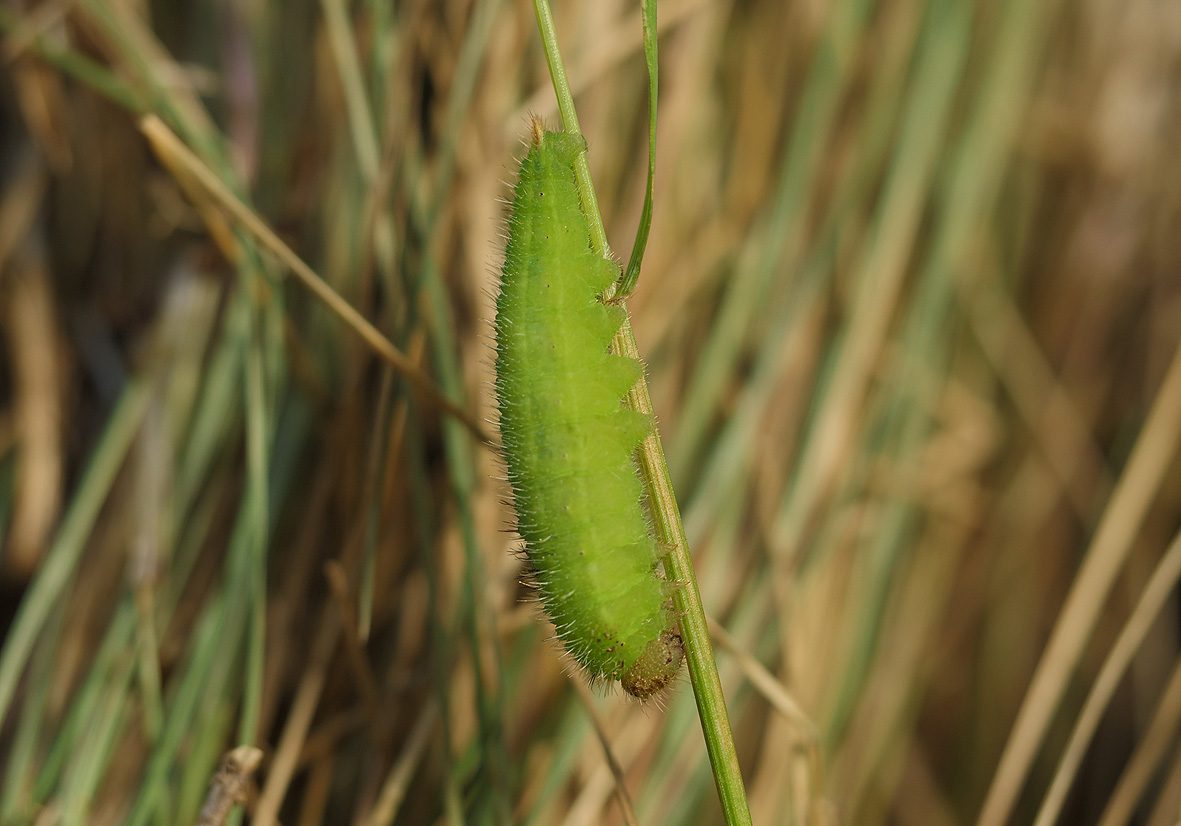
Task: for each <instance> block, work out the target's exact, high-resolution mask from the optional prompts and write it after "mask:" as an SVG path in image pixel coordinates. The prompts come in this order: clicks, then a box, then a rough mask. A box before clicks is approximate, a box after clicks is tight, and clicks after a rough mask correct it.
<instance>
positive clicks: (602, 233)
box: [533, 0, 751, 825]
mask: <svg viewBox="0 0 1181 826" xmlns="http://www.w3.org/2000/svg"><path fill="white" fill-rule="evenodd" d="M533 6H534V9H535V10H536V13H537V25H538V28H539V29H540V31H541V40H542V43H543V44H544V46H545V54H546V61H547V62H548V64H549V70H550V79H551V80H552V81H553V85H554V92H555V94H556V95H557V98H558V111H559V112H560V113H561V117H562V128H563V129H564V130H565V131H567V132H571V133H574V134H578V135H581V134H582V131H581V129H580V128H579V125H578V115H577V114H576V113H575V111H574V98H573V95H572V94H571V92H570V84H569V81H568V80H567V79H566V71H565V68H564V67H563V64H562V58H561V55H560V54H559V52H558V38H557V31H556V30H555V27H554V20H553V15H552V14H551V13H550V8H549V3H548V2H547V0H534V3H533ZM574 171H575V176H576V178H577V182H578V189H579V194H580V197H581V198H582V204H583V209H584V210H585V211H586V214H587V218H588V220H589V223H590V233H591V246H592V248H593V249H594V250H595V252H597V253H599V254H600V255H602V256H603V257H604V258H607V259H611V251H610V248H609V247H608V245H607V232H606V229H605V228H604V226H603V218H602V216H601V215H600V214H599V206H598V201H597V199H596V197H595V191H594V186H593V184H592V183H591V179H590V168H589V166H588V165H587V162H586V153H582V154H580V155H579V156H578V159H577V161H576V163H575V168H574ZM611 347H612V350H613V352H616V353H618V354H619V355H622V356H626V357H628V358H634V359H636V360H640V354H639V349H638V348H637V346H636V337H635V334H634V333H633V332H632V327H631V317H630V316H629V315H628V314H627V311H626V307H625V308H624V322H623V326H622V327H620V329H619V331H618V332H617V333H616V334H615V338H614V340H613V341H612V344H611ZM627 402H628V405H629V406H630V407H631V408H632V409H634V410H637V411H639V412H640V413H643V414H645V415H648V416H651V415H652V413H653V411H652V398H651V395H650V394H649V392H648V382H647V379H646V378H644V377H641V378H640V380H639V381H638V382H637V383H636V385H635V387H633V388H632V389H631V391H629V392H628V396H627ZM639 458H640V471H641V473H642V475H643V477H644V484H645V487H646V488H647V490H648V499H649V503H650V505H651V511H652V521H653V523H654V526H655V529H656V538H657V540H658V541H659V542H660V544H661V546H662V547H664V548H667V550H668V552H667V554H666V555H665V557H664V567H665V572H666V573H667V575H668V577H669V578H670V579H671V580H672V581H674V582H676V583H677V584H678V586H679V587H678V588H677V589H676V590H675V597H674V598H675V602H676V607H677V612H678V614H679V615H680V618H681V636H682V639H683V641H684V645H685V659H686V662H687V663H688V667H689V679H690V682H692V684H693V694H694V697H695V698H696V700H697V711H698V716H699V717H700V719H701V729H702V733H703V734H704V735H705V746H706V750H707V751H708V752H709V759H710V765H711V766H712V768H713V774H714V782H715V783H716V784H717V787H718V797H719V798H720V799H721V803H722V811H723V813H724V814H725V817H726V823H727V824H732V825H733V824H749V823H750V822H751V818H750V808H749V806H748V805H747V802H746V788H745V786H744V785H743V782H742V773H741V770H740V768H739V766H738V753H737V751H736V750H735V748H734V735H733V732H731V730H730V718H729V715H728V714H727V712H726V698H725V695H724V694H723V693H722V681H721V678H720V677H719V676H718V667H717V663H716V662H715V661H714V655H713V645H712V643H711V642H710V637H709V625H708V624H707V622H706V618H705V607H704V606H703V605H702V602H701V591H700V590H699V589H698V587H697V576H696V574H695V573H694V570H693V558H692V556H691V555H690V553H689V543H688V540H687V539H686V538H685V528H684V525H683V524H682V522H681V511H680V508H679V507H678V506H677V498H676V494H675V493H674V492H673V487H672V479H671V477H670V475H669V471H668V460H667V459H665V456H664V447H663V445H662V444H661V441H660V433H659V431H658V430H657V428H656V427H655V426H654V427H653V428H652V430H651V432H650V433H649V434H648V436H647V438H645V439H644V441H643V443H642V444H641V446H640V456H639Z"/></svg>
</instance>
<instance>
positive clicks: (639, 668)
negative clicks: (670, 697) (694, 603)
mask: <svg viewBox="0 0 1181 826" xmlns="http://www.w3.org/2000/svg"><path fill="white" fill-rule="evenodd" d="M684 657H685V647H684V644H683V643H682V642H681V635H680V632H678V631H665V632H663V633H662V634H661V635H660V636H659V637H657V638H656V639H654V640H652V642H650V643H648V645H647V646H646V647H645V648H644V652H643V653H642V654H640V657H639V659H637V660H636V661H635V663H634V664H633V665H632V667H631V668H629V669H628V670H627V672H626V673H624V675H623V676H622V677H621V678H620V683H621V684H622V685H623V690H624V691H626V692H627V693H628V694H630V695H632V696H633V697H635V698H636V699H639V700H646V699H648V698H649V697H651V696H652V695H653V694H658V693H659V692H661V691H663V690H664V688H665V686H667V685H668V684H669V683H671V682H672V681H673V680H674V679H675V678H676V676H677V674H678V673H680V670H681V660H682V659H684Z"/></svg>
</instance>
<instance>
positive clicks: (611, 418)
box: [496, 121, 684, 699]
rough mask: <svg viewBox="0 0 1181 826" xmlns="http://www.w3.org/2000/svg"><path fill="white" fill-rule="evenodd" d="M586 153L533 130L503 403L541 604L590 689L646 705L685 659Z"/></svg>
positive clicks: (508, 281) (578, 144) (502, 354)
mask: <svg viewBox="0 0 1181 826" xmlns="http://www.w3.org/2000/svg"><path fill="white" fill-rule="evenodd" d="M585 146H586V145H585V142H584V141H583V139H582V138H581V137H580V136H575V135H572V134H570V133H568V132H545V131H544V130H543V128H542V127H541V125H540V123H538V122H536V121H535V122H534V124H533V140H532V145H531V146H530V147H529V150H528V152H527V154H526V155H525V158H524V160H522V162H521V173H520V177H519V179H518V181H517V185H516V189H515V190H514V194H513V203H512V214H511V216H510V218H509V235H508V248H507V250H506V252H505V262H504V270H503V273H502V276H501V285H500V294H499V296H498V298H497V301H496V396H497V402H498V405H499V408H500V433H501V442H502V444H503V450H504V457H505V462H506V464H507V465H508V477H509V482H510V484H511V485H512V490H513V498H514V500H515V504H516V510H517V530H518V531H519V533H520V534H521V536H522V538H524V540H525V552H526V554H527V556H528V558H529V562H530V565H531V567H532V569H533V573H534V576H535V577H536V581H537V584H538V586H539V589H540V593H541V602H542V604H543V605H544V606H545V609H546V612H547V613H548V614H549V616H550V619H552V620H553V623H554V625H555V626H556V628H557V632H558V637H559V638H560V639H561V640H562V642H563V644H564V645H565V647H566V650H567V651H568V652H569V653H570V654H571V656H573V658H574V659H575V660H576V661H577V662H578V663H579V664H580V665H581V666H582V667H583V668H584V669H585V671H586V672H587V674H588V675H589V676H590V678H591V679H592V680H610V681H615V680H618V681H619V682H620V683H622V685H623V688H624V690H626V691H627V692H628V693H629V694H631V695H633V696H635V697H638V698H641V699H643V698H646V697H649V696H651V695H653V694H655V693H657V692H659V691H661V690H662V689H663V688H664V687H665V686H666V685H668V683H669V682H670V681H671V680H672V679H673V678H674V677H676V675H677V673H678V671H679V670H680V665H681V659H682V657H683V653H684V652H683V649H682V645H681V635H680V632H679V630H678V626H677V620H676V615H675V613H674V612H673V609H672V600H671V589H672V588H673V585H672V583H670V582H668V581H667V580H665V579H664V578H663V577H661V576H660V573H659V569H660V554H659V553H658V550H657V544H656V542H655V540H654V539H653V537H652V534H651V532H650V530H649V527H648V522H647V519H646V517H645V514H644V510H643V507H642V504H641V497H642V493H643V490H642V487H641V484H640V480H639V477H638V475H637V472H636V466H635V462H634V458H633V457H634V454H635V451H636V448H637V447H638V446H639V444H640V442H641V441H642V440H643V439H644V437H645V436H646V435H647V434H648V432H649V430H650V428H651V427H652V421H651V418H650V417H648V416H644V415H641V414H640V413H637V412H634V411H632V410H629V409H627V408H626V407H624V405H623V403H622V402H623V398H624V396H625V395H626V394H627V392H628V390H630V389H631V387H632V386H633V385H634V384H635V383H636V381H637V380H639V378H640V375H641V372H642V367H641V365H640V364H639V362H637V361H635V360H634V359H629V358H624V357H621V356H616V355H612V354H611V353H610V352H608V348H609V346H610V343H611V339H612V337H613V336H614V334H615V333H616V331H617V330H618V329H619V327H620V325H621V324H622V323H623V320H624V311H623V309H622V308H621V307H618V306H613V305H611V304H606V303H604V302H603V301H602V295H603V292H604V291H605V290H606V289H607V288H608V287H609V286H610V285H611V283H612V282H613V281H614V280H615V278H616V277H617V275H618V272H617V271H616V268H615V266H614V265H613V264H612V263H611V262H610V261H608V260H606V259H604V258H603V257H601V256H599V255H596V254H595V253H594V252H593V251H592V250H591V247H590V228H589V224H588V222H587V217H586V214H585V212H584V211H583V209H582V205H581V201H580V199H579V194H578V189H577V185H576V182H575V175H574V162H575V159H576V158H577V156H578V155H579V153H580V152H583V151H584V150H585Z"/></svg>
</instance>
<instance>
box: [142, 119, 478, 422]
mask: <svg viewBox="0 0 1181 826" xmlns="http://www.w3.org/2000/svg"><path fill="white" fill-rule="evenodd" d="M139 128H140V131H142V132H143V133H144V135H145V136H146V137H147V139H148V142H149V143H150V144H151V146H152V150H153V151H154V152H155V153H156V156H157V157H158V158H159V159H160V161H161V163H163V164H164V165H165V166H166V167H167V168H168V169H169V171H170V172H172V173H173V175H174V176H179V175H180V174H182V173H183V174H184V175H187V176H189V177H191V178H192V179H193V180H195V181H197V182H198V183H199V184H200V185H201V187H202V188H203V189H204V191H205V193H206V194H207V195H208V196H209V197H210V198H211V199H212V200H213V201H214V202H215V203H216V204H217V205H218V206H219V207H221V208H222V209H224V210H225V211H226V212H228V213H229V214H230V216H231V217H232V218H233V219H234V220H235V221H236V222H237V223H238V225H239V226H241V227H242V228H243V229H244V230H246V231H247V232H248V233H250V235H252V236H254V238H255V240H257V241H258V242H259V243H260V244H261V245H262V246H263V247H264V248H265V249H267V250H268V251H269V252H270V253H271V254H272V255H274V256H275V257H276V258H278V259H279V260H280V261H281V262H282V263H283V265H284V266H285V267H287V268H288V269H289V270H291V272H292V273H293V274H294V275H295V276H296V278H298V279H299V280H300V282H301V283H302V284H303V285H304V286H305V287H307V288H308V289H309V290H310V291H311V293H312V294H313V295H314V296H316V298H318V299H319V300H320V301H321V303H323V304H324V306H325V307H327V308H328V309H329V310H330V311H331V312H332V313H333V314H334V315H336V316H337V318H339V319H340V320H341V321H343V322H344V323H345V324H346V325H347V326H348V327H350V328H351V329H352V330H353V331H354V332H356V333H357V335H359V336H360V337H361V339H362V340H363V341H364V342H365V343H366V344H368V345H369V347H370V348H371V349H372V350H373V352H375V353H377V355H379V356H381V357H382V358H383V359H385V360H386V361H387V362H389V364H390V366H392V367H393V368H394V369H395V370H397V371H398V372H399V373H400V374H401V375H403V376H405V377H406V379H408V380H409V381H410V383H411V384H412V385H414V387H415V389H416V390H417V391H418V392H419V393H420V394H421V395H422V397H423V399H424V400H425V401H427V402H428V403H429V404H431V405H432V406H434V407H436V408H438V409H439V410H442V411H444V412H446V413H448V414H450V415H451V416H454V417H455V418H456V419H457V420H458V421H460V422H462V423H463V424H464V426H466V427H467V429H468V430H469V431H471V433H472V435H473V436H475V437H476V438H477V439H479V440H480V441H481V442H484V443H485V444H489V443H490V442H491V440H490V438H489V436H488V435H487V434H486V433H485V432H484V428H483V425H481V424H480V422H479V420H478V419H477V418H476V417H475V416H474V415H473V414H472V413H471V412H470V411H468V410H465V409H464V408H462V407H460V406H459V405H457V404H456V403H455V402H453V401H451V400H450V399H448V398H447V397H446V396H445V395H443V393H442V391H440V390H439V388H438V387H436V386H435V383H434V382H433V381H431V379H430V377H429V376H428V375H427V374H426V373H424V372H423V371H422V369H421V368H420V367H419V366H418V365H417V364H415V363H414V362H413V361H412V360H411V359H410V358H409V357H408V356H407V355H406V354H405V353H403V352H402V351H401V350H399V349H398V348H397V347H395V346H394V345H393V343H392V342H391V341H390V340H389V339H388V338H386V337H385V336H384V335H382V334H381V331H380V330H378V329H377V328H376V327H374V326H373V324H372V323H370V321H369V320H368V319H366V318H365V316H363V315H361V313H360V312H359V311H358V310H357V309H356V308H355V307H353V305H351V304H349V303H348V302H347V301H345V300H344V298H343V297H342V296H341V295H340V293H338V292H336V290H334V289H332V287H331V286H330V285H329V284H328V282H326V281H324V279H322V278H321V277H320V276H319V275H317V274H316V272H315V270H313V269H312V268H311V267H310V266H308V265H307V264H306V263H305V262H304V261H303V259H302V258H300V257H299V256H298V255H296V254H295V251H294V250H292V249H291V247H289V246H287V244H285V243H283V240H282V239H281V238H279V236H278V235H276V234H275V232H274V230H272V229H271V228H270V227H269V226H267V225H266V223H265V222H264V221H263V220H262V219H261V218H260V217H259V216H258V215H257V214H255V213H254V211H253V210H251V209H250V208H249V207H248V206H246V204H244V203H243V202H242V201H241V200H240V199H239V198H238V197H237V196H236V195H234V193H232V192H231V191H230V190H229V189H228V188H227V187H226V185H225V184H223V183H222V182H221V180H220V179H219V178H218V177H217V175H215V174H214V173H213V171H212V170H211V169H210V168H209V167H208V166H206V165H205V164H204V163H203V162H202V161H201V159H200V158H198V157H197V156H196V155H195V154H194V153H193V152H192V151H191V150H190V149H189V148H188V147H187V146H185V145H184V143H183V142H182V141H181V140H180V138H178V137H177V136H176V135H175V134H174V133H173V132H172V130H171V129H169V128H168V127H167V126H166V125H165V124H164V122H163V121H162V120H160V119H159V118H158V117H156V116H155V115H145V116H144V117H143V118H141V119H140V122H139Z"/></svg>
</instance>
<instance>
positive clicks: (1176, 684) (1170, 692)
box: [1099, 662, 1181, 826]
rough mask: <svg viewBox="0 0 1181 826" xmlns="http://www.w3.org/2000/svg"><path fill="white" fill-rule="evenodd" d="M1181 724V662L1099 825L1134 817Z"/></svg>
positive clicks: (1111, 825) (1113, 824)
mask: <svg viewBox="0 0 1181 826" xmlns="http://www.w3.org/2000/svg"><path fill="white" fill-rule="evenodd" d="M1179 725H1181V662H1179V663H1178V664H1177V665H1176V666H1174V667H1173V676H1172V677H1170V678H1169V684H1168V685H1167V686H1165V690H1164V692H1163V693H1162V694H1161V699H1160V702H1159V703H1158V704H1157V707H1156V713H1155V714H1153V716H1152V720H1151V722H1149V724H1148V727H1147V728H1146V729H1145V735H1144V739H1143V740H1141V741H1140V744H1139V745H1138V746H1137V747H1136V751H1135V752H1134V753H1133V754H1132V759H1131V760H1129V761H1128V764H1127V766H1126V767H1125V768H1124V771H1123V774H1122V775H1121V776H1120V779H1119V783H1117V784H1116V787H1115V792H1113V793H1112V795H1111V799H1110V800H1108V801H1107V808H1106V809H1104V810H1103V815H1102V816H1101V817H1100V818H1099V826H1123V824H1125V823H1127V822H1129V821H1130V820H1131V819H1132V815H1133V814H1134V813H1135V811H1136V805H1137V804H1138V803H1139V802H1140V799H1141V797H1143V795H1144V790H1145V789H1147V788H1148V785H1149V783H1151V782H1152V777H1153V775H1154V774H1155V773H1156V772H1157V770H1158V769H1159V768H1160V763H1161V761H1162V760H1163V759H1164V757H1165V755H1166V754H1167V753H1168V748H1169V744H1170V743H1171V742H1172V741H1173V740H1174V739H1175V738H1176V736H1177V730H1178V726H1179Z"/></svg>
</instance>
